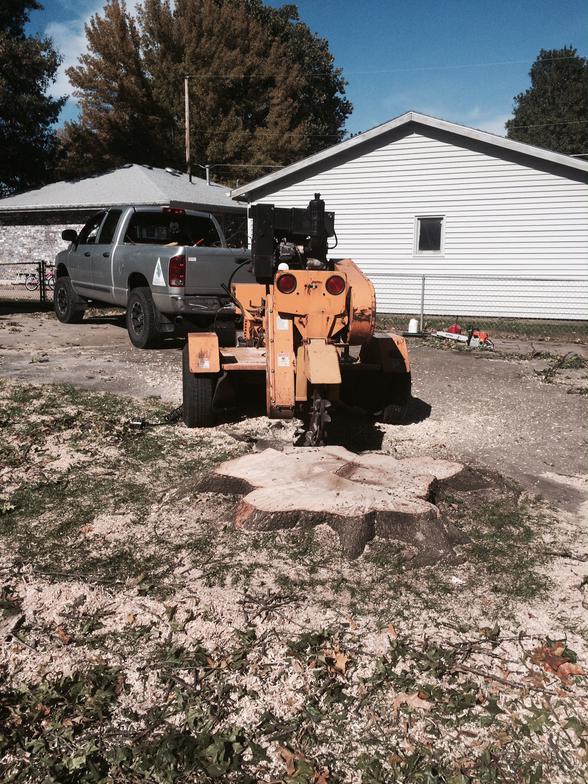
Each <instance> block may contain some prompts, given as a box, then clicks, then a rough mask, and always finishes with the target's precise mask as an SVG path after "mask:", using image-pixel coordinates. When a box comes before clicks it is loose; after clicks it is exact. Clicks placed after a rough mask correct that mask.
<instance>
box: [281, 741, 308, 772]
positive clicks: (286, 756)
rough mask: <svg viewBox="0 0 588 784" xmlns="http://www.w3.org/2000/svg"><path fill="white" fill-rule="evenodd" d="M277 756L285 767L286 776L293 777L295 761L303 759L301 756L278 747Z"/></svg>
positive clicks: (284, 747)
mask: <svg viewBox="0 0 588 784" xmlns="http://www.w3.org/2000/svg"><path fill="white" fill-rule="evenodd" d="M278 754H279V755H280V757H281V758H282V760H283V761H284V764H285V765H286V773H287V774H288V776H293V775H294V774H295V773H296V760H300V759H304V757H303V756H302V754H296V753H295V752H294V751H291V750H290V749H288V748H286V746H278Z"/></svg>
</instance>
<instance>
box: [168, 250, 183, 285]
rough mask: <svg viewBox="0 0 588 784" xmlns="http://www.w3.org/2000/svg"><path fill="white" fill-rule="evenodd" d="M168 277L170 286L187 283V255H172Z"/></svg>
mask: <svg viewBox="0 0 588 784" xmlns="http://www.w3.org/2000/svg"><path fill="white" fill-rule="evenodd" d="M167 279H168V282H169V285H170V286H185V285H186V257H185V256H172V257H171V259H170V260H169V269H168V273H167Z"/></svg>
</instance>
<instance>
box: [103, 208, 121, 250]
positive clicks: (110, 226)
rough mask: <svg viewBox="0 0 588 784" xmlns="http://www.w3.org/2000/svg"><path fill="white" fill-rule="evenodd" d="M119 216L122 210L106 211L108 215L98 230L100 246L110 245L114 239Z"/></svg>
mask: <svg viewBox="0 0 588 784" xmlns="http://www.w3.org/2000/svg"><path fill="white" fill-rule="evenodd" d="M121 215H122V210H108V215H107V216H106V220H105V221H104V223H103V224H102V229H101V230H100V239H99V243H100V245H110V243H111V242H112V240H113V238H114V232H115V231H116V227H117V226H118V222H119V220H120V216H121Z"/></svg>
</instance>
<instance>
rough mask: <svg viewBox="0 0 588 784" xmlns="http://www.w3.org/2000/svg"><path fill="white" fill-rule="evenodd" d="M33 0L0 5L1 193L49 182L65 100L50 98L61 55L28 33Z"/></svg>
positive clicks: (7, 1)
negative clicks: (49, 88)
mask: <svg viewBox="0 0 588 784" xmlns="http://www.w3.org/2000/svg"><path fill="white" fill-rule="evenodd" d="M40 9H41V6H40V5H39V3H38V2H36V0H2V3H1V4H0V150H1V155H0V196H7V195H9V194H10V193H11V192H13V191H15V190H22V189H25V188H30V187H32V186H35V185H40V184H42V183H44V182H46V181H47V179H48V177H49V175H50V170H51V164H52V161H53V158H54V154H55V134H54V132H53V129H52V125H53V123H55V122H56V121H57V118H58V116H59V111H60V109H61V107H62V106H63V104H64V101H65V99H56V98H51V97H50V96H48V95H47V88H48V87H49V85H50V84H51V83H52V82H53V81H54V80H55V74H56V72H57V68H58V66H59V62H60V59H59V56H58V54H57V52H56V51H55V49H54V48H53V45H52V43H51V41H50V40H49V39H47V38H43V37H41V36H27V35H26V34H25V25H26V23H27V22H28V21H29V12H30V11H36V10H40Z"/></svg>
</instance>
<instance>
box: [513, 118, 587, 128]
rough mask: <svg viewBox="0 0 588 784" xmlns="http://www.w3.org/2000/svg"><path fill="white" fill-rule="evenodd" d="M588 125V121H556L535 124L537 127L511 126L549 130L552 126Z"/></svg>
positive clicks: (514, 126)
mask: <svg viewBox="0 0 588 784" xmlns="http://www.w3.org/2000/svg"><path fill="white" fill-rule="evenodd" d="M578 124H579V125H588V120H561V121H560V120H556V121H554V122H548V123H535V125H511V126H510V127H511V128H548V127H549V126H551V125H578Z"/></svg>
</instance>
